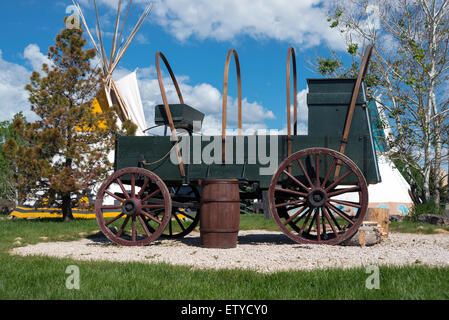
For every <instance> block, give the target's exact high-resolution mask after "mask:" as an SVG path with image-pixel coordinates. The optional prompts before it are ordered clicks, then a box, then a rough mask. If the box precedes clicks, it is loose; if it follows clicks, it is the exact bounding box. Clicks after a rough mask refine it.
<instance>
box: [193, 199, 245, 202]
mask: <svg viewBox="0 0 449 320" xmlns="http://www.w3.org/2000/svg"><path fill="white" fill-rule="evenodd" d="M201 202H202V203H214V202H226V203H240V200H220V199H218V200H209V199H205V200H204V199H203V200H202V201H201Z"/></svg>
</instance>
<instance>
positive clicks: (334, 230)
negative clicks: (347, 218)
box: [323, 207, 341, 237]
mask: <svg viewBox="0 0 449 320" xmlns="http://www.w3.org/2000/svg"><path fill="white" fill-rule="evenodd" d="M323 213H324V216H325V217H326V220H327V222H328V223H329V226H330V227H331V229H332V232H333V233H334V234H335V236H336V237H337V236H338V232H337V230H336V229H335V226H334V225H333V224H332V222H331V218H330V216H329V212H328V209H327V207H323ZM334 222H335V220H334ZM337 226H338V229H340V230H341V228H340V226H339V225H338V224H337Z"/></svg>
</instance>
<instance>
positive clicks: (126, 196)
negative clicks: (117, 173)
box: [116, 178, 130, 199]
mask: <svg viewBox="0 0 449 320" xmlns="http://www.w3.org/2000/svg"><path fill="white" fill-rule="evenodd" d="M116 181H117V183H118V185H119V186H120V189H122V192H123V194H124V195H125V198H126V199H129V198H130V196H129V194H128V192H126V189H125V187H124V186H123V183H122V180H120V178H117V179H116Z"/></svg>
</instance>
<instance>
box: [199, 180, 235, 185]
mask: <svg viewBox="0 0 449 320" xmlns="http://www.w3.org/2000/svg"><path fill="white" fill-rule="evenodd" d="M238 183H239V181H238V180H203V183H202V184H203V185H205V184H238Z"/></svg>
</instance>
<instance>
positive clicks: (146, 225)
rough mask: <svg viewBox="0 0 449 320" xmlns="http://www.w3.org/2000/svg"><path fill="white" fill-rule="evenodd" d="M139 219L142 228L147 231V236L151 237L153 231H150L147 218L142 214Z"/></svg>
mask: <svg viewBox="0 0 449 320" xmlns="http://www.w3.org/2000/svg"><path fill="white" fill-rule="evenodd" d="M137 219H138V220H139V222H140V225H141V226H142V228H143V230H144V231H145V233H146V234H147V236H148V237H150V236H151V232H150V230H149V228H148V223H147V222H145V220H144V219H143V218H142V216H141V215H139V216H137Z"/></svg>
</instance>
